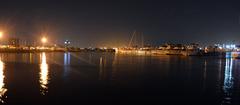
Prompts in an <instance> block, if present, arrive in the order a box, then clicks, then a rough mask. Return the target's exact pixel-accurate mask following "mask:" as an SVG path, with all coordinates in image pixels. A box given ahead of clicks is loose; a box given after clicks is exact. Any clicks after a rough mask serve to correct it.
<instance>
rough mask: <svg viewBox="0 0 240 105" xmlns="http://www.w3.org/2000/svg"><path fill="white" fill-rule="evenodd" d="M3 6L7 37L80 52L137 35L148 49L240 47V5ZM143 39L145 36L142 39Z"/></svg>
mask: <svg viewBox="0 0 240 105" xmlns="http://www.w3.org/2000/svg"><path fill="white" fill-rule="evenodd" d="M196 1H197V0H192V1H184V0H166V1H161V0H158V1H157V0H156V1H151V0H145V1H130V0H128V1H123V0H121V1H117V0H112V1H110V0H109V1H104V0H97V1H93V0H92V1H91V0H86V1H82V0H79V1H69V0H68V1H42V2H38V1H34V2H33V1H32V2H30V1H22V0H18V1H11V0H9V1H8V0H5V1H1V4H0V30H3V31H4V32H5V34H6V37H19V38H22V39H24V40H37V39H39V38H40V37H41V36H42V35H45V36H47V37H48V38H49V40H51V42H61V41H63V40H65V39H68V40H71V41H73V42H75V44H77V45H79V46H80V47H88V46H96V47H99V46H110V47H115V46H122V45H125V44H127V43H128V42H129V40H130V37H131V34H132V33H133V31H134V30H136V31H137V32H138V33H139V34H140V33H142V34H143V36H144V42H145V43H146V44H152V45H159V44H162V43H166V42H172V43H191V42H197V43H200V44H213V43H232V42H234V43H239V42H240V6H239V5H240V2H239V3H238V2H231V0H225V1H210V0H208V1H202V0H198V2H196ZM139 36H140V35H139Z"/></svg>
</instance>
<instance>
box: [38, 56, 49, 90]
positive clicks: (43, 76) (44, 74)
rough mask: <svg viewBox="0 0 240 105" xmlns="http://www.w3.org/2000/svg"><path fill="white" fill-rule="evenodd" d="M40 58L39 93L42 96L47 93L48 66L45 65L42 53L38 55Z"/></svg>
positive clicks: (44, 57)
mask: <svg viewBox="0 0 240 105" xmlns="http://www.w3.org/2000/svg"><path fill="white" fill-rule="evenodd" d="M40 57H41V64H40V73H39V75H40V79H39V82H40V86H41V88H40V92H41V94H42V95H45V94H46V93H47V92H48V86H47V85H48V83H49V77H48V73H49V71H48V64H47V58H46V54H45V53H42V54H41V55H40Z"/></svg>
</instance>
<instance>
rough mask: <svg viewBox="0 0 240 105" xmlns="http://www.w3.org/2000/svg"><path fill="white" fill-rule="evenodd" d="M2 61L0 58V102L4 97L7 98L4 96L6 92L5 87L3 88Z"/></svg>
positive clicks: (2, 101)
mask: <svg viewBox="0 0 240 105" xmlns="http://www.w3.org/2000/svg"><path fill="white" fill-rule="evenodd" d="M4 79H5V76H4V63H3V61H2V60H1V58H0V102H1V103H4V98H7V96H4V95H5V93H6V92H7V89H6V88H5V86H4V85H5V83H4Z"/></svg>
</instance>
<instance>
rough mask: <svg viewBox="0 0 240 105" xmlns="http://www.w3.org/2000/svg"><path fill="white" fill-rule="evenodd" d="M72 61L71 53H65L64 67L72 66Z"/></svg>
mask: <svg viewBox="0 0 240 105" xmlns="http://www.w3.org/2000/svg"><path fill="white" fill-rule="evenodd" d="M70 59H71V56H70V53H69V52H67V53H64V65H70Z"/></svg>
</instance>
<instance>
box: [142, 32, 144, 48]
mask: <svg viewBox="0 0 240 105" xmlns="http://www.w3.org/2000/svg"><path fill="white" fill-rule="evenodd" d="M141 35H142V48H143V47H144V39H143V33H142V34H141Z"/></svg>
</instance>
